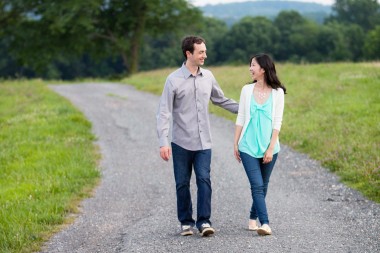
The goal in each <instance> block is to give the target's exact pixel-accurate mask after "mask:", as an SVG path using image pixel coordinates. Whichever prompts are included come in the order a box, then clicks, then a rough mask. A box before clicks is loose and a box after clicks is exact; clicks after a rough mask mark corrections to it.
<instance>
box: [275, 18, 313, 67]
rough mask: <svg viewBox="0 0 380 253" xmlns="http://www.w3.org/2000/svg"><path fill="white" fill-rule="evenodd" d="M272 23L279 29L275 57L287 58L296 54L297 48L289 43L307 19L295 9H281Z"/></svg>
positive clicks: (279, 58)
mask: <svg viewBox="0 0 380 253" xmlns="http://www.w3.org/2000/svg"><path fill="white" fill-rule="evenodd" d="M273 23H274V25H275V26H276V27H277V28H278V30H279V31H280V38H279V40H278V41H277V47H276V52H275V54H276V58H277V59H278V60H287V59H289V58H292V57H294V56H296V55H298V52H299V51H298V48H297V46H296V45H294V44H293V43H291V38H292V37H293V36H294V35H295V34H296V33H297V31H299V30H300V29H301V27H302V26H304V25H305V24H306V23H307V20H306V19H305V18H304V17H302V16H301V14H299V13H298V12H296V11H281V12H280V13H279V14H278V16H277V17H276V18H275V19H274V21H273Z"/></svg>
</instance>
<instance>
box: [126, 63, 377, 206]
mask: <svg viewBox="0 0 380 253" xmlns="http://www.w3.org/2000/svg"><path fill="white" fill-rule="evenodd" d="M209 69H210V70H212V71H213V73H214V75H215V77H216V78H217V80H218V82H219V84H220V86H221V87H222V89H223V90H224V92H225V94H226V95H227V96H228V97H231V98H234V99H236V100H238V99H239V96H240V91H241V88H242V86H243V85H244V84H245V83H247V82H249V81H250V75H249V71H248V64H247V65H246V66H223V67H210V68H209ZM173 70H174V69H163V70H157V71H150V72H142V73H139V74H136V75H133V76H131V77H129V78H126V79H124V80H123V82H124V83H128V84H132V85H134V86H136V87H137V88H139V89H141V90H145V91H149V92H153V93H155V94H161V92H162V88H163V85H164V83H165V79H166V76H167V75H168V74H169V73H170V72H171V71H173ZM277 72H278V75H279V77H280V79H281V81H282V82H283V83H284V84H285V86H286V88H287V92H288V94H287V95H286V96H285V112H284V120H283V126H282V129H281V133H280V140H281V142H282V143H284V144H286V145H288V146H290V147H292V148H294V149H295V150H297V151H300V152H303V153H306V154H308V155H309V156H310V157H312V158H314V159H316V160H318V161H320V162H321V164H322V165H323V166H325V167H327V168H329V169H330V170H331V171H333V172H335V173H336V174H337V175H339V176H340V178H341V180H342V182H344V183H346V184H347V185H349V186H351V187H352V188H354V189H357V190H359V191H360V192H362V193H363V195H365V196H367V197H368V198H369V199H371V200H374V201H376V202H378V203H380V155H379V154H380V91H379V88H380V63H326V64H310V65H294V64H278V65H277ZM211 111H212V112H213V113H216V114H218V115H222V116H224V117H226V118H228V119H230V120H233V121H234V120H235V116H234V115H232V114H230V113H228V112H225V111H224V110H223V109H220V108H218V107H215V106H212V107H211ZM231 143H232V140H231Z"/></svg>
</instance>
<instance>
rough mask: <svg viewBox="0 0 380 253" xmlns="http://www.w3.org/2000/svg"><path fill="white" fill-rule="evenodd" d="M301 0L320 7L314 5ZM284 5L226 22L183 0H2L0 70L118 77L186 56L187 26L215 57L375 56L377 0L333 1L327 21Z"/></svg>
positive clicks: (216, 60)
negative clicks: (183, 43)
mask: <svg viewBox="0 0 380 253" xmlns="http://www.w3.org/2000/svg"><path fill="white" fill-rule="evenodd" d="M246 4H247V5H246ZM246 4H244V3H239V4H237V5H239V6H240V5H241V6H248V5H249V6H251V5H255V6H256V7H255V8H259V9H257V10H255V11H256V12H258V13H261V14H262V15H263V14H265V13H266V12H265V11H266V10H267V9H273V8H274V7H275V8H278V6H279V5H281V4H278V3H277V2H276V1H274V2H270V3H269V2H250V3H246ZM299 4H300V5H302V6H306V5H307V6H308V8H309V7H310V8H311V9H310V8H309V11H310V10H312V11H317V9H316V4H305V3H299ZM294 5H297V3H292V4H290V5H289V6H290V7H291V6H294ZM228 6H229V5H228ZM257 6H259V7H257ZM289 6H288V7H289ZM224 7H225V6H224ZM288 7H287V6H283V8H282V9H283V10H284V11H281V12H280V13H278V15H277V17H275V16H273V19H274V20H271V19H269V18H268V17H269V16H266V17H258V16H256V17H252V16H250V17H245V18H242V19H241V20H240V21H239V22H237V23H235V24H234V25H233V26H232V27H228V26H227V25H226V23H224V22H223V21H221V20H218V19H215V18H211V17H204V16H203V17H202V13H201V12H200V10H199V9H197V8H194V7H193V6H192V5H191V4H190V3H189V2H188V1H187V0H170V1H162V0H110V1H102V0H94V1H93V0H83V1H79V2H78V1H74V0H70V1H59V0H12V1H11V0H3V1H2V2H0V25H2V29H1V31H0V56H1V57H0V76H1V77H18V76H26V77H36V76H38V77H42V78H47V79H75V78H83V77H89V76H90V77H104V76H108V77H110V76H112V77H115V76H121V75H125V74H128V73H133V72H136V71H137V70H138V69H141V70H149V69H157V68H162V67H170V66H178V65H179V64H181V62H182V61H183V60H184V58H183V56H182V52H181V48H180V43H181V39H182V38H183V37H184V36H186V35H189V34H196V35H200V36H202V37H204V38H205V39H206V41H207V49H208V51H207V54H208V63H209V64H213V65H222V64H226V63H227V64H236V63H242V62H245V61H246V59H247V58H249V56H250V54H252V53H253V51H254V52H267V53H270V54H271V55H272V56H273V57H274V58H275V59H276V60H278V61H290V62H297V63H299V62H301V63H307V62H333V61H363V60H373V59H379V54H378V50H377V48H378V46H377V45H378V44H379V43H377V32H376V27H377V26H379V25H380V11H379V4H378V3H377V2H376V1H373V0H364V1H360V0H341V1H337V2H336V4H335V5H334V8H335V9H336V12H334V13H332V16H331V17H330V18H329V20H328V22H326V23H325V24H323V25H322V24H320V23H316V22H314V21H311V20H309V19H307V18H305V17H304V16H302V15H301V12H300V13H299V12H296V11H294V10H292V8H290V7H289V8H288ZM359 7H360V8H359ZM215 8H217V7H215ZM324 8H327V9H330V7H326V6H324ZM232 9H233V8H231V10H228V11H233V10H232ZM247 9H248V7H246V8H243V9H242V10H241V13H240V14H242V13H246V12H245V11H247ZM256 12H255V13H256ZM251 14H252V15H256V14H254V13H250V15H251ZM302 14H304V12H302ZM351 14H352V15H351Z"/></svg>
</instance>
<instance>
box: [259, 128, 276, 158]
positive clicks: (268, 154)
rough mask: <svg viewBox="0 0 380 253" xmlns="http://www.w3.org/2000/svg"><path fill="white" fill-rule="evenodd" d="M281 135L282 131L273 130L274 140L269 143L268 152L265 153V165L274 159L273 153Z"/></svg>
mask: <svg viewBox="0 0 380 253" xmlns="http://www.w3.org/2000/svg"><path fill="white" fill-rule="evenodd" d="M279 134H280V131H279V130H277V129H273V131H272V138H271V140H270V143H269V147H268V149H267V151H265V154H264V157H263V163H270V162H271V161H272V159H273V151H274V148H275V146H276V143H277V139H278V135H279Z"/></svg>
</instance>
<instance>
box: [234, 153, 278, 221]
mask: <svg viewBox="0 0 380 253" xmlns="http://www.w3.org/2000/svg"><path fill="white" fill-rule="evenodd" d="M240 158H241V160H242V162H243V166H244V169H245V172H246V173H247V176H248V180H249V183H250V184H251V194H252V200H253V201H252V207H251V214H250V219H253V220H256V219H257V218H259V221H260V223H261V225H263V224H269V219H268V212H267V206H266V203H265V197H266V195H267V191H268V184H269V178H270V175H271V173H272V170H273V167H274V164H275V163H276V160H277V154H274V155H273V159H272V161H271V162H270V163H266V164H263V158H255V157H252V156H250V155H248V154H246V153H244V152H240Z"/></svg>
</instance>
